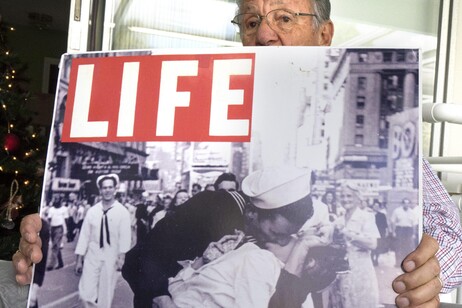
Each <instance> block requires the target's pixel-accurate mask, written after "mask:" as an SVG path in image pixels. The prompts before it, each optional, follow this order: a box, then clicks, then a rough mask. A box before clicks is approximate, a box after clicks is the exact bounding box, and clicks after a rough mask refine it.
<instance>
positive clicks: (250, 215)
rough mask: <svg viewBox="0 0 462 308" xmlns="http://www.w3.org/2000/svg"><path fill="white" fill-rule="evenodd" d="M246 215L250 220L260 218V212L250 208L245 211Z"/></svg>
mask: <svg viewBox="0 0 462 308" xmlns="http://www.w3.org/2000/svg"><path fill="white" fill-rule="evenodd" d="M245 215H246V216H247V218H248V219H249V220H250V221H255V220H257V219H258V214H257V212H255V211H253V210H250V209H248V210H247V211H246V212H245Z"/></svg>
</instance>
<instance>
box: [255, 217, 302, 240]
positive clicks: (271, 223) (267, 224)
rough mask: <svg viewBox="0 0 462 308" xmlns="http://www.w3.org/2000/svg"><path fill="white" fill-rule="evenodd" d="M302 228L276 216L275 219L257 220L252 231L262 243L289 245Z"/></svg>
mask: <svg viewBox="0 0 462 308" xmlns="http://www.w3.org/2000/svg"><path fill="white" fill-rule="evenodd" d="M300 227H301V226H299V225H296V224H294V223H291V222H290V221H289V220H287V218H285V217H283V216H281V215H276V216H275V217H274V218H273V219H258V218H257V219H255V220H254V221H253V225H252V229H253V233H254V234H253V235H254V236H255V238H256V239H257V240H258V241H259V242H261V243H276V244H278V245H279V246H285V245H287V244H288V243H289V242H290V240H291V239H292V234H295V233H297V232H298V230H299V229H300Z"/></svg>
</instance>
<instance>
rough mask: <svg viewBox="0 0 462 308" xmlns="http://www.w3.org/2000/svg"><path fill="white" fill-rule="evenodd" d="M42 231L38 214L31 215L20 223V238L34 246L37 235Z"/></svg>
mask: <svg viewBox="0 0 462 308" xmlns="http://www.w3.org/2000/svg"><path fill="white" fill-rule="evenodd" d="M41 229H42V220H41V219H40V215H39V214H31V215H27V216H26V217H24V218H23V219H22V221H21V226H20V232H21V237H22V238H23V239H24V240H26V241H27V242H29V243H31V244H34V243H35V242H36V241H37V239H38V238H39V236H38V233H39V232H40V230H41Z"/></svg>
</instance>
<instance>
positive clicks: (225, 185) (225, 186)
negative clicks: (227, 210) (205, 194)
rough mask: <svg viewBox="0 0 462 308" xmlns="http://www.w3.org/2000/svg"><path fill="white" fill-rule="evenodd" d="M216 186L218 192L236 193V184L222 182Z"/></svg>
mask: <svg viewBox="0 0 462 308" xmlns="http://www.w3.org/2000/svg"><path fill="white" fill-rule="evenodd" d="M217 186H218V190H227V191H236V182H234V181H223V182H220V184H218V185H217Z"/></svg>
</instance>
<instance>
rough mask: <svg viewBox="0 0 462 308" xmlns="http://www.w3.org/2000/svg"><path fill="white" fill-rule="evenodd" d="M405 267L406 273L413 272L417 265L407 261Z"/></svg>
mask: <svg viewBox="0 0 462 308" xmlns="http://www.w3.org/2000/svg"><path fill="white" fill-rule="evenodd" d="M403 267H404V270H405V271H406V272H411V271H413V270H414V269H415V263H414V261H407V262H406V263H404V264H403Z"/></svg>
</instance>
